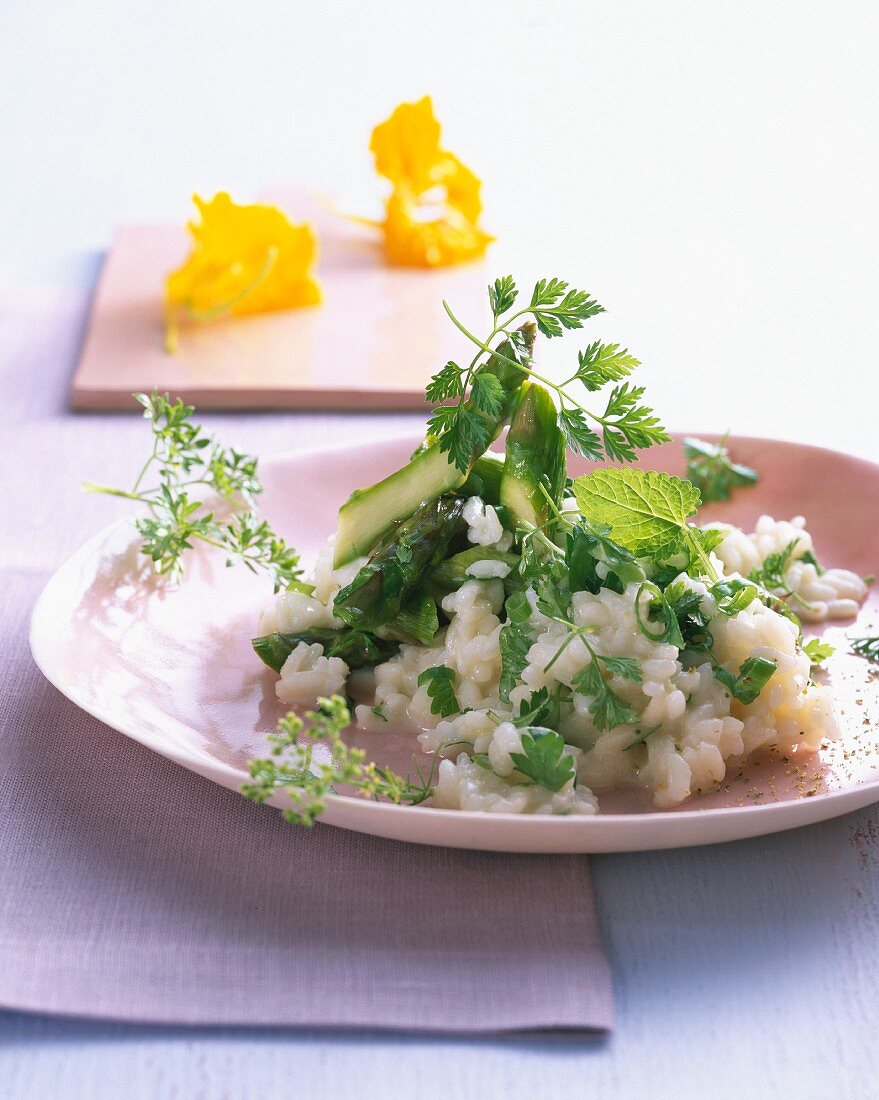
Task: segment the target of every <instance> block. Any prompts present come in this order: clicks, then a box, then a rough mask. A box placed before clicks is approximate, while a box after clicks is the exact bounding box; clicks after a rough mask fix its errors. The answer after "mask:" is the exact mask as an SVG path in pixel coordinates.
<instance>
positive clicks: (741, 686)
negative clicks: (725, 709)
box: [714, 657, 778, 705]
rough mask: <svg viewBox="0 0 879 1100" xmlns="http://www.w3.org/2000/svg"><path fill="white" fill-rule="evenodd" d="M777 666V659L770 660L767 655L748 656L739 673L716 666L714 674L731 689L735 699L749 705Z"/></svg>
mask: <svg viewBox="0 0 879 1100" xmlns="http://www.w3.org/2000/svg"><path fill="white" fill-rule="evenodd" d="M777 668H778V665H777V664H776V663H775V661H768V660H767V659H766V658H765V657H748V659H747V660H745V661H743V662H742V664H741V667H740V668H739V671H738V673H737V674H735V673H732V672H728V671H727V670H726V669H725V668H715V670H714V675H715V676H716V677H717V679H718V680H720V682H721V683H722V684H723V685H724V687H726V688H728V689H729V692H730V694H731V695H732V697H733V698H734V699H737V700H738V701H739V702H740V703H744V704H745V705H747V704H749V703H753V702H755V700H756V699H757V696H758V695H759V694H760V692H761V691H762V690H763V688H764V687H766V685H767V683H768V682H769V680H770V679H771V677H772V676H773V675H774V673H775V671H776V669H777Z"/></svg>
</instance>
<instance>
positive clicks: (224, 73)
mask: <svg viewBox="0 0 879 1100" xmlns="http://www.w3.org/2000/svg"><path fill="white" fill-rule="evenodd" d="M2 20H3V22H2V64H0V102H2V104H3V111H2V117H0V126H2V134H0V136H2V144H0V184H2V187H0V193H2V195H3V211H2V214H0V218H2V221H3V222H5V223H6V224H5V226H4V233H3V235H4V237H6V238H7V241H8V242H9V243H8V244H7V245H6V247H5V248H4V249H3V254H2V256H0V271H2V272H3V274H5V275H6V276H7V277H8V278H9V279H10V280H11V281H12V282H13V283H20V282H21V281H22V280H23V279H24V278H26V277H33V278H40V277H43V276H44V275H45V273H46V272H47V270H51V271H52V272H53V273H55V274H56V273H57V270H58V264H59V262H60V261H61V259H62V257H65V256H67V257H69V256H71V255H72V252H73V250H90V249H95V248H98V247H103V246H105V245H107V244H108V243H109V241H110V238H111V234H112V230H113V228H114V225H115V224H116V223H117V222H120V221H154V220H170V221H176V222H182V221H183V220H185V219H186V217H188V216H189V214H190V205H189V196H190V194H191V192H192V191H193V190H195V189H198V190H200V191H202V192H203V193H210V192H212V191H213V190H214V189H218V188H228V189H231V190H232V192H233V194H235V195H236V196H237V197H239V198H240V199H242V200H248V199H253V198H255V197H256V196H257V195H258V194H259V193H260V191H261V190H262V189H263V188H265V187H267V186H271V185H275V184H285V183H294V184H300V183H305V184H309V185H313V186H316V187H319V188H321V189H323V190H324V191H325V192H326V193H328V194H330V195H332V196H334V197H335V198H336V199H338V200H339V201H341V202H343V203H344V204H345V205H346V206H347V208H349V209H358V210H363V211H365V212H370V211H373V210H376V209H377V203H378V201H379V196H380V195H381V193H382V190H381V188H382V184H381V182H380V181H379V180H378V179H377V177H376V176H375V175H374V173H373V170H372V164H371V158H370V156H369V153H368V140H369V134H370V131H371V128H372V127H373V125H374V124H375V123H376V122H378V121H380V120H381V119H382V118H384V117H386V115H387V114H388V113H389V111H390V110H391V108H392V107H393V106H394V105H395V104H396V103H397V102H399V101H401V100H403V99H414V98H417V97H418V96H420V95H422V94H424V93H430V94H431V95H432V96H433V98H434V102H435V106H436V110H437V113H438V115H439V117H440V119H441V120H442V122H443V124H444V137H445V141H446V142H447V144H448V146H449V147H450V148H452V149H453V150H454V151H455V152H457V153H458V154H459V155H460V156H461V157H462V159H464V160H465V161H466V162H467V163H469V164H471V165H472V166H473V167H474V168H475V169H476V170H477V171H478V172H479V173H481V175H482V176H483V177H484V179H485V189H484V194H485V204H486V212H485V218H484V221H485V224H486V226H487V227H488V228H490V229H491V230H493V231H495V233H496V234H497V235H498V237H499V238H500V241H501V246H502V248H503V255H504V258H505V260H506V259H507V258H509V259H510V261H511V266H512V267H513V268H514V270H516V271H526V272H527V271H531V270H532V269H534V270H536V269H537V268H541V269H546V270H547V272H548V273H556V274H559V275H562V276H563V277H568V278H570V279H572V280H575V281H579V282H580V283H582V284H584V285H585V286H586V287H587V288H588V289H589V290H590V291H591V292H592V293H594V294H595V295H596V296H597V297H598V298H599V300H600V301H602V302H603V303H604V304H605V306H606V307H607V309H608V311H609V312H608V314H607V316H606V317H604V318H601V320H600V323H599V322H595V323H594V327H593V329H591V330H590V332H594V333H595V334H596V335H602V336H606V337H607V338H612V339H618V340H621V341H622V342H624V343H626V344H628V345H629V346H630V347H631V349H632V350H633V351H634V352H635V353H636V354H637V355H638V356H639V357H640V358H641V359H642V361H643V363H644V364H645V367H644V370H643V371H642V372H641V376H640V378H639V380H640V381H642V382H644V383H645V384H646V385H647V386H648V390H649V393H650V394H651V396H652V398H653V401H654V403H655V405H656V407H657V409H658V410H660V411H661V413H662V415H663V418H664V419H665V421H666V422H667V423H668V424H669V426H671V427H673V428H680V429H685V430H699V429H701V430H705V431H708V430H718V431H723V430H725V429H727V428H729V429H731V430H732V431H733V433H734V434H735V433H739V434H753V435H759V434H763V435H773V436H781V437H786V438H794V439H798V440H805V441H809V440H811V441H814V442H819V443H823V444H827V445H831V446H836V447H840V448H844V449H847V450H851V451H856V452H858V453H860V454H863V455H866V456H868V457H870V456H871V455H872V454H873V453H874V451H875V450H876V447H875V443H876V440H877V432H876V427H875V424H876V411H877V405H879V401H877V398H879V386H877V383H876V367H877V347H879V339H877V338H879V320H877V318H879V310H877V292H879V278H877V267H879V262H877V246H879V233H877V224H879V215H877V194H879V186H877V185H879V172H877V167H879V144H877V133H879V95H877V76H876V73H877V67H879V44H877V23H876V18H875V16H874V14H873V8H872V5H871V4H868V3H864V4H858V3H842V4H833V5H826V4H818V3H798V4H797V3H784V2H779V0H773V2H768V3H767V2H766V0H762V2H759V3H749V2H745V3H742V2H738V3H734V4H720V3H705V2H701V3H698V2H694V3H682V2H679V0H678V2H666V3H646V2H643V3H606V4H601V3H572V2H570V0H569V2H567V3H558V2H556V0H550V2H545V3H528V4H525V3H520V2H506V3H473V2H469V3H460V2H457V0H455V2H446V3H431V4H427V3H422V2H410V3H402V2H393V3H382V4H376V3H373V4H368V3H366V4H364V3H340V2H338V0H334V2H327V0H321V2H319V3H309V4H304V3H288V4H280V3H279V4H267V3H255V4H241V3H228V2H226V0H211V2H209V3H201V2H199V3H182V4H181V3H168V2H165V0H160V2H151V3H148V4H133V3H106V2H100V3H98V2H95V3H89V4H83V3H46V2H45V0H43V2H31V3H13V4H12V5H11V6H9V5H6V6H5V7H4V9H3V15H2ZM555 268H557V269H558V270H553V271H550V269H555Z"/></svg>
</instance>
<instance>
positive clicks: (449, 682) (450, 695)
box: [418, 665, 461, 718]
mask: <svg viewBox="0 0 879 1100" xmlns="http://www.w3.org/2000/svg"><path fill="white" fill-rule="evenodd" d="M425 685H427V695H428V698H429V699H430V713H431V714H439V715H441V716H442V717H443V718H448V717H449V715H452V714H458V713H460V710H461V706H460V704H459V703H458V697H457V695H455V674H454V672H452V670H451V669H450V668H446V666H445V665H434V666H433V668H426V669H425V670H424V672H422V673H421V675H420V676H419V677H418V686H419V687H424V686H425Z"/></svg>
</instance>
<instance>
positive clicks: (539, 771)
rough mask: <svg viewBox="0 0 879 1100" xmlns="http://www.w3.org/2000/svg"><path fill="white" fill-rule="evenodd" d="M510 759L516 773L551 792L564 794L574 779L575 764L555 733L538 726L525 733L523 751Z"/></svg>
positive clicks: (561, 738)
mask: <svg viewBox="0 0 879 1100" xmlns="http://www.w3.org/2000/svg"><path fill="white" fill-rule="evenodd" d="M510 759H511V760H512V761H513V763H514V764H515V766H516V771H518V772H520V773H521V774H522V775H524V776H525V777H526V778H528V779H530V780H531V781H532V782H533V783H538V784H539V785H540V786H541V787H545V788H546V789H547V790H548V791H560V790H561V789H562V787H564V786H565V784H566V783H569V782H570V781H571V780H572V779H573V778H574V761H573V759H572V757H571V755H570V754H569V753H566V752H565V742H564V738H563V737H562V736H561V734H559V733H556V732H555V730H548V729H541V728H539V727H537V726H532V727H530V728H529V729H528V730H523V732H522V751H521V752H511V753H510Z"/></svg>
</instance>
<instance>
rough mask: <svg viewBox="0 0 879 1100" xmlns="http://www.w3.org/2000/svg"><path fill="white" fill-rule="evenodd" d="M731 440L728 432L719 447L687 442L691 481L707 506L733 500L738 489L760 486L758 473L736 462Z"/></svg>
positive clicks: (710, 444)
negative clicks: (730, 452)
mask: <svg viewBox="0 0 879 1100" xmlns="http://www.w3.org/2000/svg"><path fill="white" fill-rule="evenodd" d="M728 439H729V433H728V432H727V434H726V435H725V436H724V437H723V439H721V441H720V442H719V443H707V442H706V441H705V440H704V439H691V438H688V439H685V440H684V454H685V455H686V458H687V480H688V481H692V482H693V484H694V485H695V486H696V487H697V489H698V490H699V492H700V493H701V494H702V503H703V504H708V503H709V502H711V501H717V500H729V498H730V496H731V495H732V493H733V490H734V489H738V488H740V487H742V486H745V485H756V484H757V482H758V481H759V480H760V478H759V475H758V474H757V471H756V470H752V469H751V467H750V466H741V465H739V464H738V463H737V462H733V461H732V459H731V458H730V454H729V448H728V447H727V440H728Z"/></svg>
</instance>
